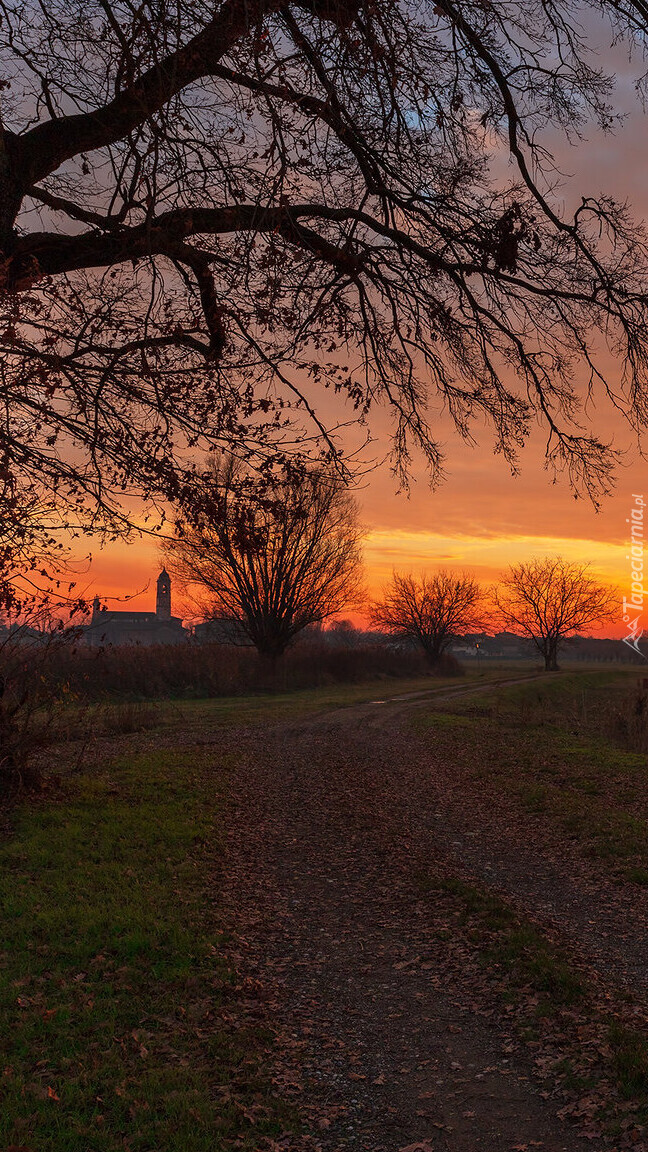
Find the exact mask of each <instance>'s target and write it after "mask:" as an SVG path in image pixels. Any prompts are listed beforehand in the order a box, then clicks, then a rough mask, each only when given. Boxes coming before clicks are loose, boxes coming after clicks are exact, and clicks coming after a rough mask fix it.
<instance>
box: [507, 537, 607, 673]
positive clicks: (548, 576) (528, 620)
mask: <svg viewBox="0 0 648 1152" xmlns="http://www.w3.org/2000/svg"><path fill="white" fill-rule="evenodd" d="M494 601H495V604H496V607H497V611H498V615H499V617H500V619H501V621H502V622H503V623H504V624H505V625H506V627H507V628H510V629H512V630H513V631H514V632H517V633H518V634H521V635H523V636H529V637H530V638H531V640H532V641H533V643H534V644H535V646H536V648H537V649H538V651H539V652H540V654H541V655H542V658H543V660H544V666H545V671H547V672H557V671H558V651H559V649H560V647H561V645H562V643H563V642H564V641H565V640H566V639H567V638H568V637H569V636H574V635H575V634H576V633H577V632H580V631H581V630H582V629H583V628H589V627H590V626H591V625H593V624H599V623H602V622H604V621H605V620H609V619H610V618H611V617H612V616H613V614H614V612H615V610H617V609H618V601H617V599H616V598H615V596H614V594H613V592H611V590H610V589H609V588H606V587H605V585H603V584H600V583H599V582H598V581H597V580H596V579H594V577H593V576H591V575H590V573H589V565H588V564H578V563H575V562H571V561H569V560H564V559H563V558H562V556H553V557H548V558H546V559H533V560H529V561H527V562H523V563H520V564H512V565H511V566H510V568H509V570H508V572H507V574H506V575H505V576H504V577H503V578H502V580H501V582H500V584H499V586H498V587H497V588H496V589H495V590H494Z"/></svg>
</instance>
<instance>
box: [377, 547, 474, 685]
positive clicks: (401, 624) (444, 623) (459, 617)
mask: <svg viewBox="0 0 648 1152" xmlns="http://www.w3.org/2000/svg"><path fill="white" fill-rule="evenodd" d="M480 599H481V594H480V589H479V585H478V584H477V582H476V581H475V580H473V578H472V576H466V575H455V574H453V573H452V572H446V571H443V570H441V571H439V572H436V573H434V575H432V576H430V575H428V574H427V573H423V575H421V576H419V577H416V576H412V575H408V576H405V575H399V574H398V573H397V572H395V573H394V575H393V577H392V582H391V584H390V586H389V587H388V588H387V589H386V590H385V592H384V593H383V597H382V599H381V600H379V601H377V602H376V603H375V604H374V605H373V606H372V608H371V620H372V623H373V624H374V625H376V627H378V628H384V629H385V630H386V631H388V632H391V633H392V634H393V635H395V636H408V637H411V638H412V639H413V640H416V641H418V643H419V644H420V645H421V647H422V648H423V650H424V652H425V655H426V657H427V659H428V660H429V662H430V664H432V665H435V664H437V663H438V662H439V660H440V658H441V656H442V655H443V653H444V652H445V651H446V649H447V648H448V647H449V646H450V644H451V643H452V641H453V640H455V639H456V638H457V637H458V636H461V635H463V634H464V633H466V632H474V631H476V630H477V629H480V628H481V627H482V623H483V621H482V614H481V611H480Z"/></svg>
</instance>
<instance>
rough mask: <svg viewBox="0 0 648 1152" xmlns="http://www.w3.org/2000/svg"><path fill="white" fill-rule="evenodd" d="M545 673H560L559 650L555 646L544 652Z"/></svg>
mask: <svg viewBox="0 0 648 1152" xmlns="http://www.w3.org/2000/svg"><path fill="white" fill-rule="evenodd" d="M544 662H545V672H559V671H560V668H559V667H558V649H557V647H555V646H553V645H552V646H551V648H546V649H545V652H544Z"/></svg>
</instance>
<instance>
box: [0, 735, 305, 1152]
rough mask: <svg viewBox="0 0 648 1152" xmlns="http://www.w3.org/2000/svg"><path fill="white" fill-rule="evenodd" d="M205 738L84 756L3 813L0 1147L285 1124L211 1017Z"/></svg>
mask: <svg viewBox="0 0 648 1152" xmlns="http://www.w3.org/2000/svg"><path fill="white" fill-rule="evenodd" d="M226 768H227V765H226V763H225V762H224V759H223V757H219V756H218V754H217V753H215V752H214V750H213V749H212V750H211V752H210V755H209V757H208V758H207V756H206V755H205V753H204V751H201V750H200V749H199V748H195V747H191V748H189V749H179V748H177V747H176V748H173V749H167V750H163V751H154V750H152V749H149V750H147V751H145V752H141V753H133V752H132V751H130V752H129V753H128V754H126V753H124V754H122V755H121V756H118V757H117V758H116V759H113V760H112V761H107V762H105V763H104V762H99V761H98V762H96V763H93V764H92V766H91V767H90V768H89V769H88V770H87V771H85V772H83V773H82V774H76V775H73V776H71V777H67V778H66V779H65V780H64V781H63V782H62V783H60V784H59V785H58V787H57V788H55V789H54V790H50V791H49V792H47V793H45V794H44V795H43V797H42V799H41V800H40V801H39V802H38V803H36V804H32V805H31V806H29V807H27V806H24V807H21V808H20V809H19V810H15V811H14V812H13V813H12V827H11V829H10V832H9V834H8V835H7V836H6V837H5V838H3V843H2V845H1V846H0V857H1V865H0V888H1V890H2V905H3V908H4V910H5V911H4V919H3V948H2V953H1V954H0V965H1V966H0V1035H1V1036H2V1065H3V1069H4V1071H3V1076H2V1097H3V1102H2V1108H1V1109H0V1146H1V1147H2V1148H6V1147H9V1146H16V1147H23V1148H27V1147H29V1148H34V1149H38V1150H39V1152H63V1150H65V1152H89V1150H92V1152H113V1150H117V1149H119V1150H120V1152H123V1149H129V1150H130V1152H144V1150H145V1149H151V1148H171V1147H172V1148H173V1149H174V1150H177V1152H184V1150H185V1149H186V1150H189V1149H190V1150H191V1152H201V1150H202V1149H204V1150H205V1152H207V1150H208V1149H209V1152H217V1150H218V1149H222V1148H225V1147H228V1148H229V1147H232V1146H233V1142H234V1141H235V1140H236V1141H237V1144H236V1147H237V1148H240V1149H249V1150H250V1152H252V1150H253V1149H256V1148H258V1141H259V1138H260V1137H264V1136H271V1135H276V1134H277V1133H278V1132H281V1131H285V1130H286V1129H287V1128H290V1127H291V1125H292V1124H293V1121H294V1118H293V1117H292V1115H291V1114H290V1113H289V1110H288V1109H287V1108H286V1107H285V1106H284V1105H282V1104H281V1103H280V1102H279V1101H278V1100H277V1099H276V1098H275V1096H274V1095H273V1093H272V1091H271V1085H270V1082H269V1078H268V1075H267V1073H265V1072H264V1071H263V1068H262V1064H263V1061H264V1059H265V1053H266V1049H267V1046H268V1043H269V1039H270V1038H269V1036H268V1035H266V1034H264V1033H263V1032H262V1031H260V1030H254V1029H252V1030H249V1029H248V1030H242V1031H236V1030H234V1029H232V1028H229V1029H228V1027H227V1024H226V1022H225V1021H226V1017H227V1012H226V1010H225V1009H226V1006H227V1003H228V1000H229V999H230V998H231V997H232V995H233V982H234V976H233V974H232V972H231V971H230V970H229V968H228V965H227V963H226V960H225V958H224V943H225V942H224V938H223V934H222V929H221V925H220V923H219V916H218V912H217V911H216V910H215V904H214V895H216V902H217V898H218V893H217V892H216V893H214V890H213V884H214V873H215V872H217V869H218V866H219V863H220V844H221V836H222V825H221V818H222V808H223V797H224V790H223V778H224V771H225V770H226Z"/></svg>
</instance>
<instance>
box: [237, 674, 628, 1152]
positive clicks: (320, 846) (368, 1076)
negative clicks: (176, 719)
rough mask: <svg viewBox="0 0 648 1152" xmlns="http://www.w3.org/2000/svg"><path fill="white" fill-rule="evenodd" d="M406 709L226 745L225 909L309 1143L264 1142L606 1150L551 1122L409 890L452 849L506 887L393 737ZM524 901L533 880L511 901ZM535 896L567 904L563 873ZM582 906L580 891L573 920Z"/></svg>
mask: <svg viewBox="0 0 648 1152" xmlns="http://www.w3.org/2000/svg"><path fill="white" fill-rule="evenodd" d="M451 691H454V690H451ZM449 694H450V692H449ZM415 706H416V701H415V700H401V701H392V702H390V703H389V704H388V705H378V704H376V705H363V706H360V707H357V708H351V709H344V710H339V711H336V712H334V713H328V714H326V715H325V716H318V717H314V718H311V719H309V720H307V721H302V722H300V723H299V724H296V725H292V726H290V727H282V728H277V729H275V730H274V731H271V732H269V733H268V732H265V733H263V734H260V733H258V732H254V731H252V730H249V731H247V732H246V733H238V734H236V736H235V737H234V739H235V741H236V747H237V750H238V752H239V753H241V754H242V755H241V756H240V759H241V760H242V768H241V769H240V771H237V773H236V775H235V776H234V777H233V779H232V793H233V796H234V798H235V806H236V816H235V820H234V822H233V827H232V835H231V839H230V846H229V866H228V876H227V889H226V903H227V904H228V906H229V909H230V917H231V922H232V924H233V927H234V929H235V932H236V934H237V940H238V942H239V944H238V952H239V962H240V966H241V970H242V973H243V987H244V988H245V989H246V990H247V991H248V993H249V1000H250V1001H251V1002H252V1003H254V1002H255V1001H258V1004H259V1005H262V1006H263V1005H264V1007H262V1008H259V1009H258V1010H259V1011H261V1012H262V1013H263V1012H265V1013H266V1014H270V1015H271V1016H272V1018H273V1020H274V1024H275V1027H276V1028H277V1029H278V1031H279V1033H280V1035H281V1046H282V1061H283V1063H282V1064H281V1069H283V1070H282V1071H280V1072H279V1073H278V1087H279V1088H280V1089H281V1090H282V1091H283V1092H284V1094H288V1095H291V1094H294V1096H295V1099H296V1100H297V1101H298V1102H299V1104H300V1107H301V1108H302V1110H303V1111H304V1112H305V1114H306V1116H307V1117H310V1120H311V1133H312V1134H311V1137H310V1139H309V1140H305V1141H301V1142H300V1141H299V1140H297V1139H294V1140H291V1139H290V1138H288V1139H287V1140H285V1141H282V1142H280V1144H279V1145H278V1147H280V1148H282V1149H291V1148H295V1149H297V1148H300V1149H301V1148H305V1147H309V1148H319V1149H321V1150H322V1152H334V1150H337V1149H339V1150H342V1149H357V1150H358V1152H399V1150H401V1149H407V1150H408V1152H409V1150H410V1149H411V1152H471V1150H475V1152H482V1150H483V1152H486V1150H489V1152H512V1150H513V1149H516V1148H521V1149H525V1150H526V1149H528V1150H529V1152H530V1150H531V1149H535V1148H539V1149H543V1150H544V1152H563V1150H565V1152H566V1150H568V1149H569V1150H576V1149H579V1148H581V1147H587V1148H590V1149H593V1150H594V1152H599V1150H600V1149H602V1148H603V1147H606V1148H608V1149H609V1148H610V1147H612V1145H611V1144H610V1143H605V1142H601V1141H598V1142H597V1141H596V1140H595V1139H594V1140H588V1141H583V1140H581V1139H580V1138H579V1137H578V1136H577V1135H576V1134H575V1132H574V1130H573V1128H571V1127H570V1126H569V1125H567V1124H566V1123H562V1122H561V1121H560V1120H559V1119H558V1118H557V1115H556V1113H557V1111H558V1110H559V1108H560V1103H561V1101H559V1100H557V1099H555V1098H547V1093H545V1094H544V1096H543V1095H542V1094H541V1093H540V1091H539V1089H538V1087H537V1086H536V1085H535V1083H534V1081H533V1079H532V1074H531V1069H530V1067H529V1064H528V1062H527V1057H526V1056H525V1054H524V1052H523V1051H522V1050H521V1049H520V1046H519V1045H517V1044H516V1043H515V1041H514V1039H513V1038H512V1036H511V1034H510V1032H509V1030H508V1029H507V1026H506V1021H502V1018H501V1015H500V1014H498V1013H496V1012H495V1011H494V1010H493V1008H492V1005H489V1004H488V1003H487V1002H485V1001H484V999H483V997H481V996H480V994H479V992H478V991H477V990H476V989H474V990H473V986H472V985H471V971H470V966H469V964H468V962H466V965H465V966H464V965H462V962H461V961H462V957H461V956H460V955H456V954H455V955H453V956H452V957H450V958H449V957H448V948H447V943H446V942H445V941H443V940H442V939H440V937H439V932H438V925H437V924H435V923H434V922H433V919H432V918H431V917H430V916H429V908H428V905H427V904H426V901H425V900H424V899H423V898H422V897H421V893H420V891H419V890H418V889H417V886H416V885H415V884H414V883H413V868H416V867H418V866H419V865H421V864H424V863H426V862H432V861H440V860H443V859H447V858H448V857H452V858H453V859H454V861H455V863H457V864H458V865H460V866H461V867H462V868H464V869H466V870H467V871H470V869H472V868H474V870H475V873H476V874H477V873H478V874H480V875H482V874H484V875H488V873H489V869H490V871H491V872H492V871H493V870H497V869H500V871H498V872H497V875H496V876H495V877H494V879H495V880H496V881H497V882H498V883H501V886H502V887H503V888H506V887H507V886H509V879H510V877H509V872H508V871H507V870H503V860H502V858H501V856H506V855H507V851H508V849H507V848H506V847H505V848H504V849H503V850H502V852H501V853H500V849H499V848H497V850H496V852H495V855H494V856H493V857H492V859H491V858H489V859H491V862H490V863H487V856H488V843H489V841H488V835H487V834H486V833H485V835H484V840H483V841H482V840H481V839H479V842H478V838H477V837H472V836H471V831H473V830H472V829H471V828H470V823H471V816H470V813H469V812H466V811H465V810H463V811H460V810H459V804H458V798H457V797H456V796H453V790H452V788H449V781H448V780H439V779H438V778H437V779H433V780H431V779H430V772H429V765H426V763H425V756H424V753H423V750H422V747H421V745H420V744H419V743H418V742H417V740H416V739H415V738H414V737H412V736H411V735H409V734H407V733H406V731H399V721H400V719H402V718H403V717H404V715H405V714H406V713H407V711H408V710H409V709H410V708H412V707H415ZM448 794H449V800H448ZM442 801H443V802H444V803H445V807H444V808H441V807H440V804H441V803H442ZM441 829H443V832H441ZM491 831H492V829H491ZM473 841H474V843H473ZM498 843H502V842H501V841H499V842H498ZM468 846H470V851H469V847H468ZM471 852H472V855H471ZM536 863H537V860H536ZM518 867H520V868H522V867H524V861H517V862H515V864H514V863H513V862H512V858H511V869H510V871H511V873H515V874H516V875H517V869H518ZM518 879H519V877H518ZM527 889H528V890H527ZM534 893H535V889H534V885H533V883H531V884H527V885H526V887H521V888H520V889H519V892H517V893H516V894H518V895H519V896H520V898H523V899H525V900H526V899H527V898H531V897H533V896H534ZM548 894H549V895H550V906H549V905H547V906H546V907H544V911H545V912H547V911H550V912H551V914H552V916H556V917H557V916H558V905H559V904H560V907H561V909H562V910H563V911H564V913H565V916H566V917H567V916H569V915H573V914H574V908H575V900H574V899H572V898H571V896H570V889H569V884H568V883H567V882H566V881H565V877H564V876H562V877H561V876H552V877H551V883H549V882H547V883H546V884H540V885H539V893H538V894H536V895H537V899H536V903H538V904H542V902H543V901H544V902H545V904H547V901H548V900H549V895H548ZM593 896H594V894H592V898H593ZM570 900H571V903H570ZM582 901H583V894H582V892H581V891H580V889H579V893H578V901H576V903H577V904H578V907H579V908H580V909H581V911H582V913H583V916H584V915H585V911H587V909H586V908H585V906H584V905H583V903H582ZM581 919H582V917H581ZM585 943H586V944H587V941H585ZM598 958H599V959H600V960H601V962H603V961H604V959H605V957H604V956H603V954H601V955H600V956H599V957H598ZM254 1010H255V1011H256V1010H257V1009H254Z"/></svg>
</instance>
